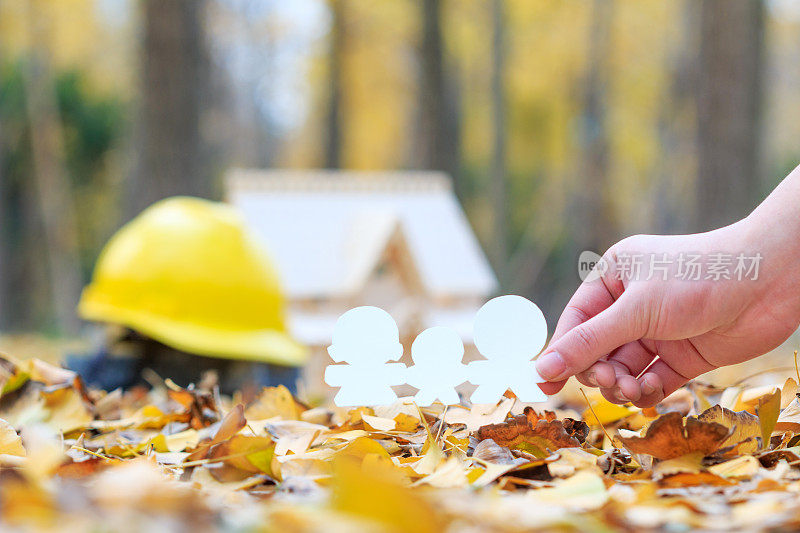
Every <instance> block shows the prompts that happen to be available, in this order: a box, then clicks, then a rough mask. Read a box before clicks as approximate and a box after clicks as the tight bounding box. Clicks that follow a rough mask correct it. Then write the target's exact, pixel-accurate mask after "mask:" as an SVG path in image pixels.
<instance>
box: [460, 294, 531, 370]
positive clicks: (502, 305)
mask: <svg viewBox="0 0 800 533" xmlns="http://www.w3.org/2000/svg"><path fill="white" fill-rule="evenodd" d="M473 337H474V339H475V347H476V348H478V351H479V352H480V353H481V355H483V356H484V357H486V358H487V359H494V358H497V359H503V358H510V359H531V358H532V357H533V356H535V355H537V354H538V353H539V352H541V351H542V348H544V345H545V342H547V322H546V321H545V318H544V315H543V314H542V311H541V310H540V309H539V308H538V307H537V306H536V304H535V303H533V302H531V301H530V300H528V299H526V298H523V297H522V296H514V295H508V296H499V297H497V298H493V299H491V300H489V301H488V302H486V303H485V304H484V306H483V307H481V308H480V309H479V310H478V313H477V314H476V315H475V324H474V326H473Z"/></svg>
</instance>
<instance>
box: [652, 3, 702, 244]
mask: <svg viewBox="0 0 800 533" xmlns="http://www.w3.org/2000/svg"><path fill="white" fill-rule="evenodd" d="M699 19H700V4H699V3H695V2H692V1H689V2H685V3H684V5H683V8H682V11H681V18H680V21H679V22H680V28H679V29H680V37H679V39H678V41H679V44H678V46H677V48H676V49H675V50H674V52H673V53H672V54H670V55H669V56H668V57H667V65H666V70H667V71H668V73H669V80H670V81H669V89H668V91H667V95H666V98H665V99H664V101H663V102H662V104H661V108H660V110H659V114H658V123H657V128H658V140H659V143H660V145H661V150H660V152H659V156H658V158H657V160H656V162H655V164H654V169H653V173H652V174H653V176H654V180H653V184H652V187H651V192H650V202H649V204H650V205H649V206H648V208H649V210H650V212H651V213H652V231H653V232H655V233H669V234H674V233H685V232H687V231H689V230H690V225H691V223H692V220H691V218H692V214H693V211H692V210H691V209H692V206H690V205H686V204H687V202H686V200H685V198H686V197H687V196H690V197H691V196H693V195H694V193H693V191H694V188H695V187H696V185H695V180H694V177H695V176H696V174H697V170H696V156H697V153H696V150H697V145H696V143H695V141H694V136H695V125H694V121H693V120H681V119H680V118H679V117H693V109H692V108H693V107H694V106H695V105H696V95H697V86H696V81H697V66H698V65H697V53H696V52H697V49H698V46H699V40H700V39H699V38H700V32H699V24H700V20H699ZM687 111H688V112H687ZM639 231H641V230H639Z"/></svg>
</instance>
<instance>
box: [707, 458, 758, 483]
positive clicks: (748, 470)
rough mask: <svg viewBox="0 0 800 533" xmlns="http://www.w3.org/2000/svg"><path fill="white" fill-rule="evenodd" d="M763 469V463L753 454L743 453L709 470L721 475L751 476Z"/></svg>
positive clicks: (731, 476)
mask: <svg viewBox="0 0 800 533" xmlns="http://www.w3.org/2000/svg"><path fill="white" fill-rule="evenodd" d="M760 469H761V463H760V462H759V461H758V459H756V458H755V457H753V456H752V455H743V456H741V457H737V458H736V459H731V460H730V461H725V462H724V463H720V464H717V465H714V466H711V467H709V468H708V471H709V472H711V473H712V474H715V475H717V476H720V477H728V478H751V477H753V476H754V475H756V474H757V473H758V471H759V470H760Z"/></svg>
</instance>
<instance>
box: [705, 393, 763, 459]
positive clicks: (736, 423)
mask: <svg viewBox="0 0 800 533" xmlns="http://www.w3.org/2000/svg"><path fill="white" fill-rule="evenodd" d="M697 419H698V420H701V421H703V422H716V423H717V424H721V425H723V426H725V427H727V428H729V429H730V430H731V435H730V437H728V438H727V439H726V440H725V442H723V443H722V445H721V446H720V448H724V447H726V446H733V445H735V444H739V443H741V442H744V441H747V440H748V439H752V440H750V441H748V442H747V443H745V444H743V445H742V446H740V447H739V450H738V451H739V453H753V452H755V451H756V450H757V449H758V442H756V440H755V438H754V437H758V438H761V425H760V424H759V421H758V417H757V416H755V415H752V414H750V413H748V412H747V411H731V410H730V409H725V408H724V407H720V406H719V405H715V406H713V407H711V408H710V409H706V410H705V411H703V412H702V413H700V414H699V415H698V416H697Z"/></svg>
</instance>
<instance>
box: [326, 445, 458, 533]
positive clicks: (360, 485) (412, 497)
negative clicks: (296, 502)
mask: <svg viewBox="0 0 800 533" xmlns="http://www.w3.org/2000/svg"><path fill="white" fill-rule="evenodd" d="M332 488H333V497H332V502H331V506H332V507H333V508H334V509H336V510H338V511H341V512H344V513H348V514H352V515H355V516H359V517H361V518H364V519H368V520H371V521H373V522H376V523H378V524H380V525H381V526H382V527H383V528H384V529H385V530H388V531H392V532H397V533H407V532H409V531H415V532H419V533H437V532H440V531H444V530H445V524H446V523H445V522H444V521H443V519H442V517H441V516H440V514H439V513H438V512H437V510H436V508H435V507H434V506H433V505H431V503H429V502H428V501H426V499H425V498H424V497H423V495H422V493H420V492H418V491H417V490H412V489H410V488H407V487H406V486H404V485H402V484H400V483H397V482H396V481H394V480H393V479H392V477H391V476H386V475H383V474H382V473H381V472H378V471H375V470H367V471H364V470H363V469H362V468H361V465H359V464H358V463H357V462H354V461H353V460H348V459H347V458H345V459H344V460H338V461H336V462H334V477H333V487H332Z"/></svg>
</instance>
